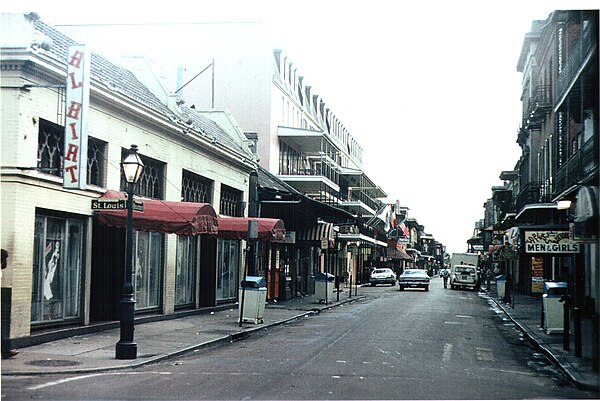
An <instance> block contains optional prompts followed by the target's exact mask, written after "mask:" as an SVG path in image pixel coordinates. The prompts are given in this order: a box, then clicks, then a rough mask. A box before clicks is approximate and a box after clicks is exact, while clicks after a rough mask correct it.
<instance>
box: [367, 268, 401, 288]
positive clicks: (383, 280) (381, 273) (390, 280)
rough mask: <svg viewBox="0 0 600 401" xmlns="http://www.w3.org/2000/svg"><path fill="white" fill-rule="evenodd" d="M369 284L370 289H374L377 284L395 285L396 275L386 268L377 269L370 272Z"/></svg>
mask: <svg viewBox="0 0 600 401" xmlns="http://www.w3.org/2000/svg"><path fill="white" fill-rule="evenodd" d="M369 282H370V283H371V286H372V287H375V286H376V285H377V284H391V285H396V273H394V272H393V271H392V269H388V268H387V267H382V268H377V269H375V270H373V271H372V272H371V277H369Z"/></svg>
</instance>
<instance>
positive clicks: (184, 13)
mask: <svg viewBox="0 0 600 401" xmlns="http://www.w3.org/2000/svg"><path fill="white" fill-rule="evenodd" d="M25 4H27V6H29V9H28V11H37V12H39V13H40V16H41V18H42V19H43V20H44V21H45V22H47V23H50V24H52V25H60V24H84V23H88V24H92V23H164V22H204V21H207V22H214V21H243V22H245V21H262V22H264V23H265V24H266V25H267V26H268V27H269V28H270V29H272V31H273V32H276V33H277V34H276V35H273V47H274V48H281V49H284V50H285V51H286V53H287V54H289V56H290V57H291V58H292V60H293V61H294V63H295V64H296V66H297V67H298V69H299V73H300V75H303V76H304V77H305V82H306V83H307V84H308V85H311V86H312V87H313V90H314V91H315V92H316V93H318V94H319V95H320V96H321V97H322V98H323V99H324V101H325V102H326V103H327V105H328V107H329V108H330V109H331V110H332V111H333V113H334V114H336V115H337V116H338V117H339V119H340V120H341V121H342V123H343V124H344V125H345V126H346V128H348V129H349V131H350V133H351V134H352V135H353V136H354V137H355V138H356V139H357V140H358V142H359V143H360V144H361V146H362V147H363V150H364V166H363V169H364V171H365V173H366V174H367V175H368V176H369V177H370V178H371V179H372V180H373V181H374V182H375V183H376V184H377V185H379V186H381V187H382V188H383V190H384V191H385V192H386V193H387V194H388V199H387V201H388V202H389V203H394V202H395V201H396V199H398V200H400V203H401V205H402V206H406V207H408V208H409V209H410V211H409V217H414V218H416V219H417V220H418V222H419V223H420V224H422V225H424V226H425V231H426V232H427V233H428V234H431V235H433V236H434V238H435V239H436V240H437V241H440V242H442V243H443V244H444V245H446V247H447V249H446V250H447V252H449V253H452V252H464V251H466V247H467V245H466V241H467V239H469V238H470V237H471V235H472V234H473V229H474V225H475V222H476V221H478V220H479V219H482V218H483V213H484V209H483V204H484V202H485V201H486V200H487V199H488V198H490V197H491V195H492V191H491V187H492V186H496V185H502V182H501V181H500V179H499V175H500V173H501V171H503V170H512V169H513V167H514V166H515V164H516V162H517V161H518V159H519V156H520V154H521V150H520V148H519V146H518V145H517V144H516V139H517V130H518V128H519V124H520V122H521V102H520V96H521V78H522V75H521V74H520V73H518V72H517V71H516V65H517V60H518V57H519V53H520V50H521V45H522V43H523V38H524V35H525V34H526V33H527V32H528V31H529V29H530V27H531V23H532V21H533V20H535V19H542V20H545V19H546V18H547V17H548V14H549V13H551V12H552V11H553V10H556V9H578V8H598V2H597V1H588V0H543V1H542V0H539V1H527V0H518V1H512V0H504V1H481V0H479V1H475V0H473V1H467V0H455V1H447V0H439V1H411V2H408V1H391V0H390V1H381V0H371V1H349V0H339V1H338V0H316V1H313V0H302V1H293V2H292V1H283V0H272V1H257V0H255V1H252V0H246V1H227V0H218V1H194V2H188V1H177V2H164V3H156V2H154V3H153V2H147V1H144V2H136V1H129V2H126V1H120V2H116V1H114V0H110V1H102V2H99V3H78V2H63V1H39V2H29V3H28V2H25ZM92 4H93V6H92ZM159 4H160V5H159ZM17 6H18V7H23V2H20V3H19V4H18V5H17ZM0 7H4V9H5V7H6V6H0ZM78 7H82V8H81V10H79V9H78ZM5 10H7V9H5ZM12 11H15V10H12ZM157 29H160V27H157ZM124 39H125V38H124ZM90 40H92V39H90ZM93 40H94V41H95V43H89V45H91V46H92V47H93V48H94V49H95V50H96V49H98V52H99V53H101V54H104V55H106V56H110V55H111V54H110V52H111V51H112V50H113V49H112V48H114V46H115V43H102V35H96V38H95V39H93ZM86 44H88V43H86ZM103 49H105V50H103ZM148 56H149V57H150V58H157V57H158V55H153V54H149V55H148ZM114 61H117V60H114ZM243 128H244V127H242V129H243Z"/></svg>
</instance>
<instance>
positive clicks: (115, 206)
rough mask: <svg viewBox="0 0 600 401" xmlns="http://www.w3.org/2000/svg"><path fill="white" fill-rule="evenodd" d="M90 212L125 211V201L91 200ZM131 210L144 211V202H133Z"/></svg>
mask: <svg viewBox="0 0 600 401" xmlns="http://www.w3.org/2000/svg"><path fill="white" fill-rule="evenodd" d="M92 210H127V200H126V199H110V198H106V199H92ZM133 210H135V211H137V212H143V211H144V202H142V201H139V200H135V199H134V200H133Z"/></svg>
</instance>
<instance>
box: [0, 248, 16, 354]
mask: <svg viewBox="0 0 600 401" xmlns="http://www.w3.org/2000/svg"><path fill="white" fill-rule="evenodd" d="M7 262H8V251H7V250H6V249H2V270H4V269H6V267H7V266H8V263H7ZM1 278H2V272H1V271H0V279H1ZM18 353H19V351H17V350H16V349H11V348H10V340H9V339H8V338H6V337H5V336H4V332H2V359H8V358H13V357H14V356H16V355H17V354H18Z"/></svg>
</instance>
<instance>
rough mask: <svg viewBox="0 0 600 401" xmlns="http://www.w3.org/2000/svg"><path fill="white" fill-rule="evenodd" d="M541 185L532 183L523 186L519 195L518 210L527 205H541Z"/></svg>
mask: <svg viewBox="0 0 600 401" xmlns="http://www.w3.org/2000/svg"><path fill="white" fill-rule="evenodd" d="M540 188H541V186H540V183H539V182H530V183H528V184H526V185H524V186H523V188H522V189H521V191H520V192H519V194H518V195H517V204H516V210H521V209H522V208H523V207H524V206H525V205H530V204H533V203H540V202H541V201H540Z"/></svg>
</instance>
